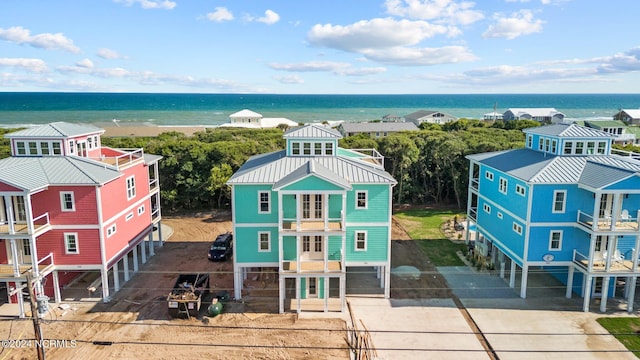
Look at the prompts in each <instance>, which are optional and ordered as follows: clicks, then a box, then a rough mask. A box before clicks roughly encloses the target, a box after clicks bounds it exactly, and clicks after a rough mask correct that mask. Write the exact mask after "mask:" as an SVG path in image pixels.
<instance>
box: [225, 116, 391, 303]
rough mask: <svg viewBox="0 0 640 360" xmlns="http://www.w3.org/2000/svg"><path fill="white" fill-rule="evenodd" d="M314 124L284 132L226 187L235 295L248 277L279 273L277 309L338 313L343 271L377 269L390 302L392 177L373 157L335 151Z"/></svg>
mask: <svg viewBox="0 0 640 360" xmlns="http://www.w3.org/2000/svg"><path fill="white" fill-rule="evenodd" d="M341 137H342V135H341V134H340V133H339V132H338V131H336V130H334V129H331V128H327V127H325V126H323V125H319V124H308V125H305V126H302V127H298V128H293V129H290V130H288V131H287V132H285V133H284V139H285V141H286V147H285V149H284V150H281V151H276V152H272V153H267V154H262V155H256V156H253V157H251V158H249V160H247V162H246V163H245V164H244V165H242V167H241V168H240V169H238V171H237V172H236V173H235V174H233V176H232V177H231V178H230V179H229V181H228V184H229V185H230V186H231V190H232V191H231V193H232V217H233V218H232V220H233V232H234V238H235V241H236V244H235V246H234V254H233V259H234V264H233V266H234V297H235V298H236V299H240V298H242V291H243V288H244V280H246V279H247V276H248V273H249V272H250V271H252V269H258V268H260V269H265V268H271V269H273V270H274V271H275V272H277V274H278V281H279V299H280V300H279V311H280V312H281V313H282V312H284V311H287V310H288V311H296V312H301V311H307V310H311V309H313V310H323V311H325V312H327V311H344V308H345V295H346V285H347V284H346V281H347V276H346V275H347V269H349V271H352V270H353V271H356V272H357V271H358V269H363V268H365V267H368V268H375V269H376V271H375V274H376V276H377V278H378V280H376V283H378V282H379V285H380V288H381V289H383V290H382V291H383V292H384V296H385V297H387V298H388V297H389V278H390V252H391V225H392V222H391V210H392V207H391V198H392V187H393V186H394V185H395V184H396V181H395V180H394V179H393V177H392V176H391V175H390V174H389V173H387V172H386V171H385V170H384V157H383V156H382V155H380V154H379V153H378V152H377V151H375V150H366V151H365V150H358V151H355V150H348V149H342V148H339V147H338V140H339V139H340V138H341Z"/></svg>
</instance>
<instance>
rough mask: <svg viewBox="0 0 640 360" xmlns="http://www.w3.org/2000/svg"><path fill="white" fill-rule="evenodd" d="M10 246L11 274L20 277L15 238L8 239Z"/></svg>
mask: <svg viewBox="0 0 640 360" xmlns="http://www.w3.org/2000/svg"><path fill="white" fill-rule="evenodd" d="M9 244H10V246H11V257H12V258H13V276H14V277H20V262H19V261H18V259H19V258H18V247H17V246H16V239H9Z"/></svg>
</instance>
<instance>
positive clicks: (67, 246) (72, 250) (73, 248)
mask: <svg viewBox="0 0 640 360" xmlns="http://www.w3.org/2000/svg"><path fill="white" fill-rule="evenodd" d="M64 252H65V254H79V253H80V249H79V248H78V234H77V233H64Z"/></svg>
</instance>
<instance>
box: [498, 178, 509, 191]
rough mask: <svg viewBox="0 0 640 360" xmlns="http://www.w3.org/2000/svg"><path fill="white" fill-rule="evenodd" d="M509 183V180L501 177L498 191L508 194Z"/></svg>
mask: <svg viewBox="0 0 640 360" xmlns="http://www.w3.org/2000/svg"><path fill="white" fill-rule="evenodd" d="M508 184H509V183H508V182H507V179H505V178H503V177H501V178H500V186H499V187H498V190H499V191H500V192H501V193H503V194H506V193H507V185H508Z"/></svg>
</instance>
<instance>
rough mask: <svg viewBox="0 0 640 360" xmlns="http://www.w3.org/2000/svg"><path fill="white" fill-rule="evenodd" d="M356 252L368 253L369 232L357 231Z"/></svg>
mask: <svg viewBox="0 0 640 360" xmlns="http://www.w3.org/2000/svg"><path fill="white" fill-rule="evenodd" d="M355 247H356V248H355V251H367V232H366V231H356V235H355Z"/></svg>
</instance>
